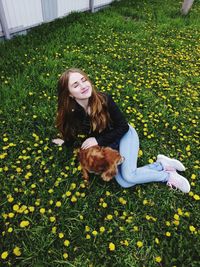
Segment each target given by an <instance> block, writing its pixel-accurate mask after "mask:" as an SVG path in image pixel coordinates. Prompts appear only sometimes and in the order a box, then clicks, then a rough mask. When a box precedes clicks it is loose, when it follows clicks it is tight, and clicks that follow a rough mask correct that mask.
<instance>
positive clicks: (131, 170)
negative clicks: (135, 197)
mask: <svg viewBox="0 0 200 267" xmlns="http://www.w3.org/2000/svg"><path fill="white" fill-rule="evenodd" d="M138 150H139V138H138V135H137V132H136V131H135V129H134V128H132V127H131V126H129V131H128V132H127V133H126V134H125V135H124V136H123V137H122V139H121V140H120V154H121V155H122V156H124V158H125V161H124V162H123V163H122V165H121V166H120V168H119V172H118V174H117V175H116V177H115V178H116V180H117V182H118V183H119V184H120V185H121V186H123V187H131V186H133V185H135V184H143V183H149V182H166V181H168V178H169V173H167V172H165V171H163V168H162V165H161V164H160V163H158V162H156V163H153V164H149V165H146V166H144V167H141V168H137V158H138Z"/></svg>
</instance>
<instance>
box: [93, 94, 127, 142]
mask: <svg viewBox="0 0 200 267" xmlns="http://www.w3.org/2000/svg"><path fill="white" fill-rule="evenodd" d="M107 97H108V112H109V114H110V119H111V122H112V127H111V128H110V129H109V130H108V131H103V132H102V133H100V134H99V135H98V136H97V137H96V140H97V143H98V144H99V145H100V146H107V145H109V144H111V143H113V142H115V141H117V140H119V139H120V138H121V137H122V136H123V135H124V134H125V133H126V132H127V131H128V129H129V125H128V123H127V122H126V120H125V118H124V115H123V114H122V112H121V111H120V109H119V108H118V106H117V105H116V104H115V102H114V101H113V99H112V97H111V96H110V95H108V96H107Z"/></svg>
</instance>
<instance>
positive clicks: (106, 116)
mask: <svg viewBox="0 0 200 267" xmlns="http://www.w3.org/2000/svg"><path fill="white" fill-rule="evenodd" d="M56 123H57V128H58V130H59V132H60V133H61V134H62V137H63V139H64V140H62V139H53V140H52V141H53V142H54V143H56V144H58V145H62V144H63V143H65V145H66V146H74V145H75V144H76V142H77V140H78V136H80V135H84V136H86V137H87V138H86V139H85V140H84V141H83V142H82V144H81V148H82V149H87V148H89V147H92V146H95V145H99V146H109V147H111V148H113V149H117V150H119V152H120V154H121V155H122V156H123V157H124V158H125V160H124V162H123V163H122V164H121V165H120V166H119V170H118V174H117V175H116V176H115V179H116V181H117V183H118V184H120V185H121V186H122V187H124V188H128V187H132V186H134V185H136V184H143V183H150V182H165V183H166V184H167V185H168V186H170V187H175V188H178V189H179V190H180V191H182V192H184V193H188V192H189V191H190V184H189V182H188V180H187V179H186V178H185V177H183V176H181V175H180V174H178V173H177V170H178V171H184V170H185V167H184V165H183V164H182V163H181V162H180V161H179V160H176V159H171V158H168V157H166V156H164V155H158V156H157V161H156V162H155V163H153V164H148V165H146V166H144V167H140V168H138V167H137V158H138V150H139V138H138V135H137V132H136V130H135V129H134V128H133V127H132V126H130V125H129V124H128V123H127V122H126V120H125V118H124V116H123V114H122V113H121V111H120V110H119V108H118V106H117V105H116V104H115V102H114V101H113V99H112V97H111V96H110V95H108V94H105V93H100V92H97V91H96V90H95V88H94V86H93V85H92V83H91V81H90V79H89V78H88V76H87V75H86V73H84V72H83V71H82V70H80V69H74V68H72V69H69V70H67V71H65V72H64V73H63V74H62V75H61V77H60V79H59V82H58V110H57V119H56Z"/></svg>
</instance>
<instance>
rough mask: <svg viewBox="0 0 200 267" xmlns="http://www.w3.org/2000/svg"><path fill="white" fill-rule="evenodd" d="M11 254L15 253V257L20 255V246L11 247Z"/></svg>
mask: <svg viewBox="0 0 200 267" xmlns="http://www.w3.org/2000/svg"><path fill="white" fill-rule="evenodd" d="M13 254H15V256H17V257H19V256H21V254H22V253H21V250H20V248H19V247H15V248H14V249H13Z"/></svg>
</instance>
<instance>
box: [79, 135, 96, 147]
mask: <svg viewBox="0 0 200 267" xmlns="http://www.w3.org/2000/svg"><path fill="white" fill-rule="evenodd" d="M96 145H98V143H97V140H96V138H94V137H90V138H87V139H86V140H85V141H84V142H83V143H82V146H81V148H82V149H87V148H89V147H91V146H96Z"/></svg>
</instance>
